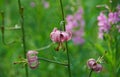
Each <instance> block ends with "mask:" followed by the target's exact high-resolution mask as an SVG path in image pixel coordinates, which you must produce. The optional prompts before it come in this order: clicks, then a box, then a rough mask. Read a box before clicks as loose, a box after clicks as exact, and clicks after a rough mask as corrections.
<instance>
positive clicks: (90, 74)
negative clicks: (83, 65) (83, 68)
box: [89, 69, 93, 77]
mask: <svg viewBox="0 0 120 77" xmlns="http://www.w3.org/2000/svg"><path fill="white" fill-rule="evenodd" d="M92 72H93V70H92V69H91V70H90V73H89V77H91V76H92Z"/></svg>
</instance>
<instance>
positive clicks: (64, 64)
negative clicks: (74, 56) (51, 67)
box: [38, 57, 68, 66]
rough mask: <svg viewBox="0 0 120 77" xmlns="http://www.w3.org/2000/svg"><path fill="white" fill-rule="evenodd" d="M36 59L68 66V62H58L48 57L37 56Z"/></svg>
mask: <svg viewBox="0 0 120 77" xmlns="http://www.w3.org/2000/svg"><path fill="white" fill-rule="evenodd" d="M38 59H39V60H43V61H47V62H50V63H56V64H59V65H64V66H68V64H65V63H60V62H57V61H53V60H48V59H45V58H41V57H39V58H38Z"/></svg>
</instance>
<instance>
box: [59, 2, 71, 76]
mask: <svg viewBox="0 0 120 77" xmlns="http://www.w3.org/2000/svg"><path fill="white" fill-rule="evenodd" d="M60 7H61V12H62V21H63V26H64V31H65V17H64V10H63V4H62V0H60ZM65 46H66V51H67V60H68V72H69V77H71V67H70V56H69V51H68V43H67V41H66V42H65Z"/></svg>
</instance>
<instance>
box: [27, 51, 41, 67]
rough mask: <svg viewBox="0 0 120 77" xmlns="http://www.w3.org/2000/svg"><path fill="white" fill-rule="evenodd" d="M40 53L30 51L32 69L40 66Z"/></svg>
mask: <svg viewBox="0 0 120 77" xmlns="http://www.w3.org/2000/svg"><path fill="white" fill-rule="evenodd" d="M37 54H38V52H37V51H33V50H29V51H28V52H27V55H26V56H27V60H28V65H29V67H30V68H31V69H35V68H37V67H38V65H39V61H38V57H37Z"/></svg>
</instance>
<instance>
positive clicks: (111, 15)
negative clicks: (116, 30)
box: [108, 12, 120, 24]
mask: <svg viewBox="0 0 120 77" xmlns="http://www.w3.org/2000/svg"><path fill="white" fill-rule="evenodd" d="M108 21H109V22H110V23H111V24H116V23H117V22H119V21H120V18H119V16H118V13H117V12H110V13H109V15H108Z"/></svg>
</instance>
